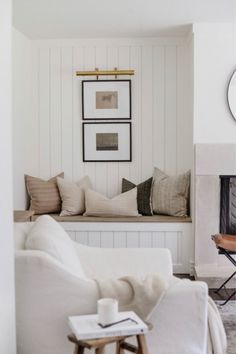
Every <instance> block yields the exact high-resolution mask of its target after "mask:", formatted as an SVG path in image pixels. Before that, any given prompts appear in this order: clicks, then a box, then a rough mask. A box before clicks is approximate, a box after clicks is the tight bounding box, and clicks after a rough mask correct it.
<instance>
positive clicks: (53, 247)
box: [25, 215, 85, 278]
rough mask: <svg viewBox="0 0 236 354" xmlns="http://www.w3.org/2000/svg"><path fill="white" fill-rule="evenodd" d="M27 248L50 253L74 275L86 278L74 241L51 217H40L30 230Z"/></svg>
mask: <svg viewBox="0 0 236 354" xmlns="http://www.w3.org/2000/svg"><path fill="white" fill-rule="evenodd" d="M25 248H26V249H31V250H39V251H43V252H46V253H48V254H49V255H51V256H52V257H54V258H56V259H57V260H58V261H60V262H61V263H63V264H64V265H65V266H67V267H68V268H69V269H70V270H71V271H72V272H73V273H75V274H76V275H78V276H79V277H81V278H85V274H84V271H83V269H82V266H81V264H80V260H79V257H78V255H77V253H76V250H75V247H74V245H73V241H72V240H71V239H70V237H69V236H68V234H67V233H66V232H65V231H64V229H63V228H62V227H61V226H60V224H59V223H58V222H56V221H55V220H54V219H53V218H51V217H50V216H49V215H42V216H40V217H39V218H38V219H37V220H36V221H35V223H34V225H33V226H32V228H31V229H30V231H29V233H28V235H27V239H26V242H25Z"/></svg>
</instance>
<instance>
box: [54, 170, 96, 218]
mask: <svg viewBox="0 0 236 354" xmlns="http://www.w3.org/2000/svg"><path fill="white" fill-rule="evenodd" d="M57 185H58V188H59V192H60V195H61V200H62V206H61V213H60V216H66V215H79V214H83V213H84V211H85V196H84V191H85V190H86V189H88V188H92V185H91V181H90V179H89V177H88V176H85V177H84V178H82V179H81V180H80V181H79V182H78V183H73V182H69V181H66V180H64V179H63V178H60V177H57Z"/></svg>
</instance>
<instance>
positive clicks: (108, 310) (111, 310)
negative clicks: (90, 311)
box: [97, 298, 118, 326]
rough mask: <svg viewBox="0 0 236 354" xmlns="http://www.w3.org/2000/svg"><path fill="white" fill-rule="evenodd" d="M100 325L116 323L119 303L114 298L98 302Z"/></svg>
mask: <svg viewBox="0 0 236 354" xmlns="http://www.w3.org/2000/svg"><path fill="white" fill-rule="evenodd" d="M97 311H98V323H101V324H102V325H103V326H104V325H107V324H110V323H113V322H116V321H117V314H118V301H117V300H116V299H112V298H103V299H100V300H98V302H97Z"/></svg>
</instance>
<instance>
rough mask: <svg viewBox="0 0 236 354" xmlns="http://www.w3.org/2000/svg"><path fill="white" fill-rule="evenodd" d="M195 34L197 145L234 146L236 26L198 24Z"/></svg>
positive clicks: (194, 29)
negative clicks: (231, 94) (230, 101)
mask: <svg viewBox="0 0 236 354" xmlns="http://www.w3.org/2000/svg"><path fill="white" fill-rule="evenodd" d="M193 32H194V143H234V142H236V121H235V120H234V119H233V118H232V116H231V113H230V111H229V108H228V105H227V86H228V82H229V79H230V76H231V75H232V72H233V71H234V70H235V69H236V46H235V43H236V24H235V23H232V24H219V23H216V24H212V23H211V24H198V25H194V26H193Z"/></svg>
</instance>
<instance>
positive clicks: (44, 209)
mask: <svg viewBox="0 0 236 354" xmlns="http://www.w3.org/2000/svg"><path fill="white" fill-rule="evenodd" d="M57 177H64V173H63V172H62V173H60V174H59V175H57V176H55V177H53V178H51V179H49V180H48V181H45V180H43V179H41V178H37V177H32V176H29V175H25V184H26V189H27V192H28V194H29V197H30V207H29V209H30V210H34V212H35V214H50V213H59V212H60V211H61V197H60V194H59V190H58V188H57Z"/></svg>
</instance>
